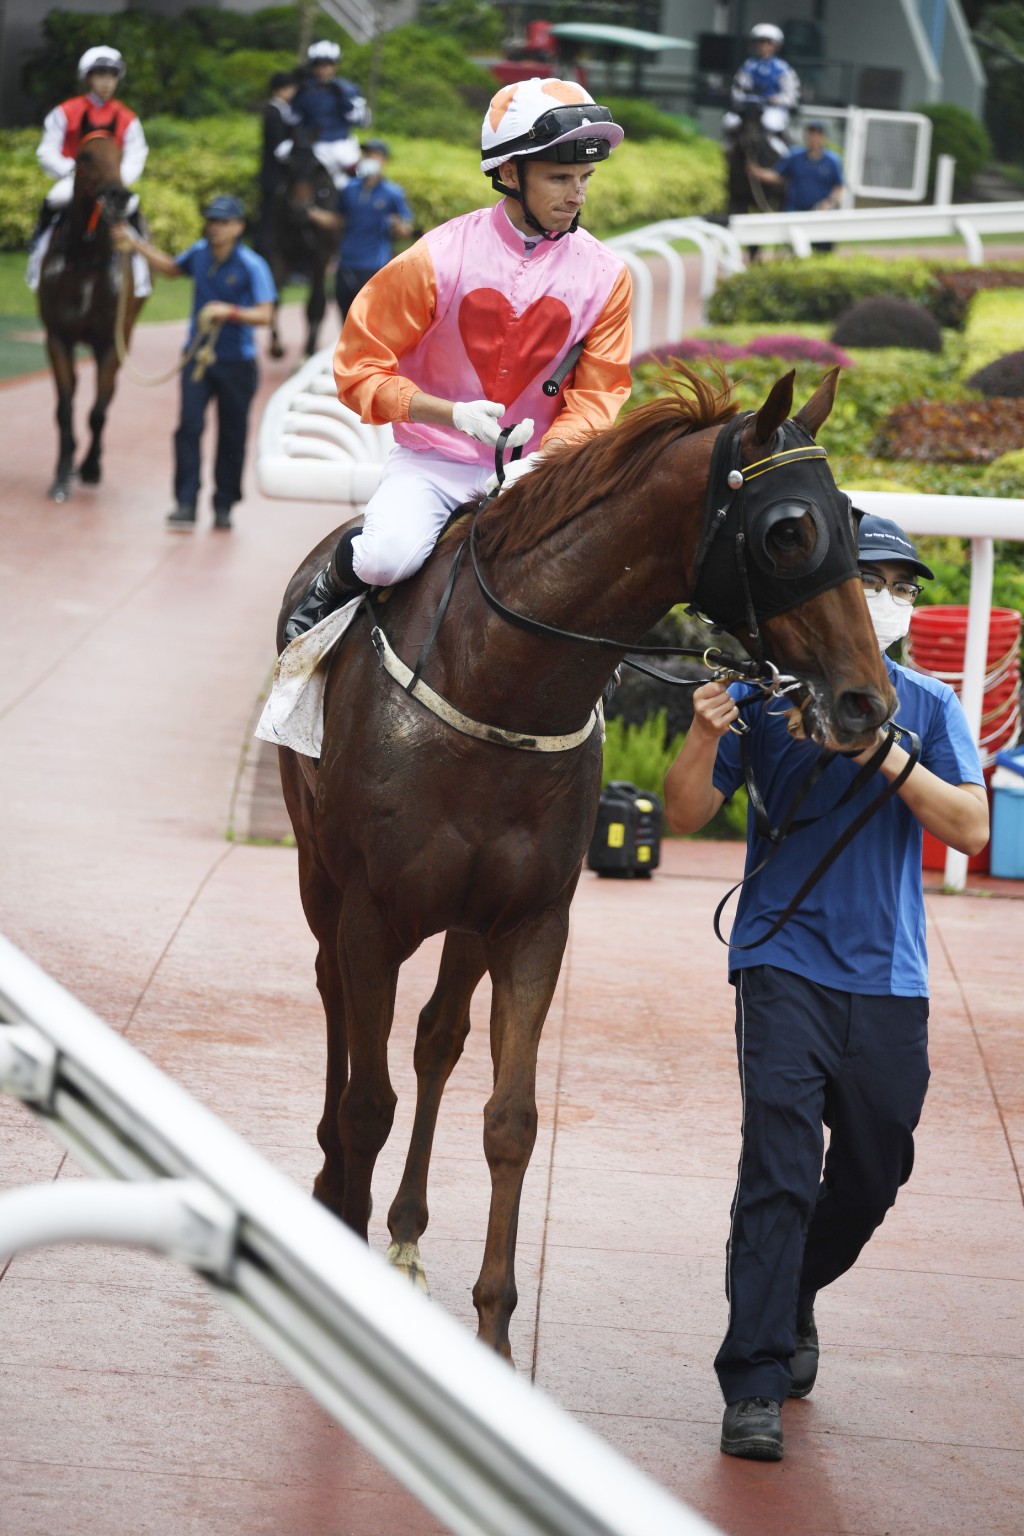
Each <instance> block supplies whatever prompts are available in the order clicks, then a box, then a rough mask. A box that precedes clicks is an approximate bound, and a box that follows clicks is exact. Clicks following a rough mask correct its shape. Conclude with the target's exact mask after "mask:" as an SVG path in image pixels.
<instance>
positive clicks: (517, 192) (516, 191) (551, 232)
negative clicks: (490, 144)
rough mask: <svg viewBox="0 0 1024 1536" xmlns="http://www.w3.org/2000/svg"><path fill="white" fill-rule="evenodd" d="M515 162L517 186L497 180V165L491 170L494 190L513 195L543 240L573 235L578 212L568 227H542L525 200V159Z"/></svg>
mask: <svg viewBox="0 0 1024 1536" xmlns="http://www.w3.org/2000/svg"><path fill="white" fill-rule="evenodd" d="M516 164H517V167H518V170H519V186H518V187H509V186H506V185H505V183H504V182H503V181H499V180H498V167H495V169H494V170H493V171H492V172H491V186H492V187H493V188H494V190H495V192H500V193H501V194H502V196H503V197H514V198H515V200H516V202H517V203H518V204H519V205H520V207H521V208H522V210H523V217H524V218H525V219H526V222H527V224H529V226H530V228H531V229H535V230H536V231H537V233H538V234H539V235H540V236H541V238H542V239H544V240H552V241H554V240H564V239H565V236H566V235H574V234H575V233H576V231H577V229H578V228H579V224H580V216H579V213H578V212H577V214H576V217H575V218H574V219H573V221H572V223H571V224H570V225H569V228H568V229H545V228H544V226H543V224H542V223H541V222H540V220H539V219H538V218H537V217H536V215H535V214H534V213H533V211H532V210H531V208H530V205H529V203H528V202H527V201H526V160H525V158H524V159H522V160H517V162H516Z"/></svg>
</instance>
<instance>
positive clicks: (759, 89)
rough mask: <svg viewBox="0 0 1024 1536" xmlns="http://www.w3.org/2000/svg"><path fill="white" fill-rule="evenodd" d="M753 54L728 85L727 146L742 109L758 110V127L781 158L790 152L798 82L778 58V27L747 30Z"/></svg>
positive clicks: (761, 24) (763, 25) (768, 24)
mask: <svg viewBox="0 0 1024 1536" xmlns="http://www.w3.org/2000/svg"><path fill="white" fill-rule="evenodd" d="M750 39H751V42H752V43H753V44H754V54H753V56H752V57H751V58H749V59H746V60H745V61H744V62H743V63H742V64H741V65H740V67H739V69H738V70H737V71H736V74H735V77H734V78H733V82H732V91H731V93H730V95H731V106H732V110H731V111H730V112H727V113H726V114H725V117H724V118H723V119H722V127H723V128H724V129H725V133H726V140H727V143H729V142H731V141H732V140H733V139H734V138H735V135H736V133H737V130H738V129H739V127H740V124H741V122H742V119H743V112H744V108H747V107H753V106H759V107H760V108H761V126H762V127H763V128H764V131H765V133H766V134H767V135H768V139H769V142H770V144H771V146H772V149H773V150H774V151H775V154H776V155H784V154H785V153H786V151H787V149H789V148H791V144H790V139H789V133H788V129H789V114H790V112H792V111H795V110H796V108H797V106H798V105H799V102H800V78H799V76H798V75H797V72H796V70H795V69H793V67H792V65H790V64H787V63H786V62H785V60H784V59H780V58H779V57H778V53H779V49H780V48H781V47H782V44H783V42H784V41H785V38H784V36H783V34H782V30H781V28H779V27H776V26H773V25H772V24H771V22H767V21H763V22H759V23H758V25H757V26H756V27H752V28H751V30H750Z"/></svg>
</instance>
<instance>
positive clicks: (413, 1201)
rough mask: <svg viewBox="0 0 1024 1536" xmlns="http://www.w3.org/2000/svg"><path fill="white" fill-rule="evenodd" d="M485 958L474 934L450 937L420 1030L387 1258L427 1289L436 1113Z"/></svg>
mask: <svg viewBox="0 0 1024 1536" xmlns="http://www.w3.org/2000/svg"><path fill="white" fill-rule="evenodd" d="M486 969H487V959H486V956H485V954H484V949H483V945H482V943H481V942H480V940H479V939H478V938H476V937H475V936H474V935H472V934H465V933H449V934H448V936H447V938H446V939H445V942H444V951H443V953H442V955H441V968H440V970H439V972H438V977H437V986H436V987H435V988H434V992H433V995H432V996H431V998H430V1001H429V1002H428V1003H427V1004H426V1006H425V1007H424V1009H423V1011H422V1013H421V1014H420V1018H419V1025H418V1027H417V1030H416V1050H415V1055H414V1062H415V1066H416V1115H415V1118H414V1120H413V1127H412V1135H411V1137H410V1138H409V1153H408V1156H407V1157H406V1160H405V1171H404V1173H403V1174H402V1182H401V1184H400V1186H399V1189H398V1194H397V1195H396V1196H395V1199H394V1202H393V1203H392V1206H391V1209H390V1211H389V1212H388V1230H389V1231H390V1233H391V1237H392V1243H391V1247H390V1249H389V1250H388V1258H389V1259H390V1261H391V1263H392V1264H394V1265H395V1267H396V1268H397V1269H399V1270H401V1271H402V1272H403V1273H404V1274H406V1275H408V1277H409V1279H410V1280H412V1281H413V1282H414V1283H415V1284H417V1285H419V1286H420V1287H421V1288H422V1289H423V1290H426V1289H427V1277H426V1274H425V1272H424V1269H423V1263H422V1261H421V1259H420V1251H419V1240H420V1238H421V1237H422V1236H423V1233H424V1232H425V1231H426V1229H427V1221H428V1219H429V1212H428V1210H427V1174H428V1172H429V1169H430V1152H431V1148H432V1147H433V1144H434V1130H435V1127H436V1125H437V1113H438V1110H439V1109H440V1107H441V1095H442V1093H443V1092H444V1086H445V1083H447V1081H448V1079H449V1077H450V1076H451V1074H452V1070H453V1068H454V1066H455V1063H456V1062H457V1061H458V1059H459V1057H460V1056H461V1055H462V1048H463V1046H464V1045H465V1043H466V1036H467V1035H468V1034H469V1004H470V999H471V998H472V996H473V992H474V990H475V988H476V984H477V982H478V981H479V980H480V978H481V976H482V975H483V974H484V971H485V970H486Z"/></svg>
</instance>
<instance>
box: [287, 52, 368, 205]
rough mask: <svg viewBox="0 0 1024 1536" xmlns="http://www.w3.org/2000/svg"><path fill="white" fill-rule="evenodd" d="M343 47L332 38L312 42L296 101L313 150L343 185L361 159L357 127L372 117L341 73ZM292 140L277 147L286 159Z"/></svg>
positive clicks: (350, 83)
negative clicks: (338, 71) (341, 77)
mask: <svg viewBox="0 0 1024 1536" xmlns="http://www.w3.org/2000/svg"><path fill="white" fill-rule="evenodd" d="M340 58H341V49H340V48H339V47H338V45H337V43H333V42H331V41H330V39H329V38H326V39H324V40H323V41H321V42H317V43H310V45H309V48H308V49H307V51H306V71H305V75H306V78H305V81H304V83H303V84H302V85H301V86H300V87H299V91H298V93H297V95H296V97H295V100H294V101H293V103H292V107H293V110H294V111H295V113H296V114H297V116H298V119H299V122H300V123H301V124H302V126H303V127H304V128H305V130H306V132H307V133H308V134H309V136H310V138H311V139H312V141H313V153H314V154H315V155H316V157H317V159H318V160H319V161H320V164H321V165H323V166H324V167H325V168H326V170H327V171H329V173H330V176H331V180H332V181H333V182H334V185H335V186H336V187H343V186H344V185H345V183H346V181H347V180H348V178H349V175H350V173H351V172H352V171H353V170H354V169H355V167H356V165H357V164H358V163H359V142H358V140H357V139H356V137H355V134H354V132H353V129H355V128H363V127H365V126H366V124H367V123H368V122H369V121H370V114H369V111H368V109H367V106H366V100H365V98H364V97H363V96H361V95H360V94H359V88H358V86H355V85H353V84H352V82H351V80H339V78H338V75H337V68H338V61H339V60H340ZM290 151H291V144H290V142H289V141H287V140H286V141H285V143H283V144H281V145H280V146H279V147H278V149H277V150H276V151H275V153H276V154H277V156H278V158H279V159H285V158H286V157H287V156H288V154H289V153H290Z"/></svg>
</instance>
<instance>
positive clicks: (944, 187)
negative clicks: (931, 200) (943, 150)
mask: <svg viewBox="0 0 1024 1536" xmlns="http://www.w3.org/2000/svg"><path fill="white" fill-rule="evenodd" d="M955 171H956V159H955V157H954V156H953V155H940V156H939V158H938V160H937V161H936V163H935V206H936V208H948V207H949V205H950V204H951V203H952V201H953V178H954V173H955Z"/></svg>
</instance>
